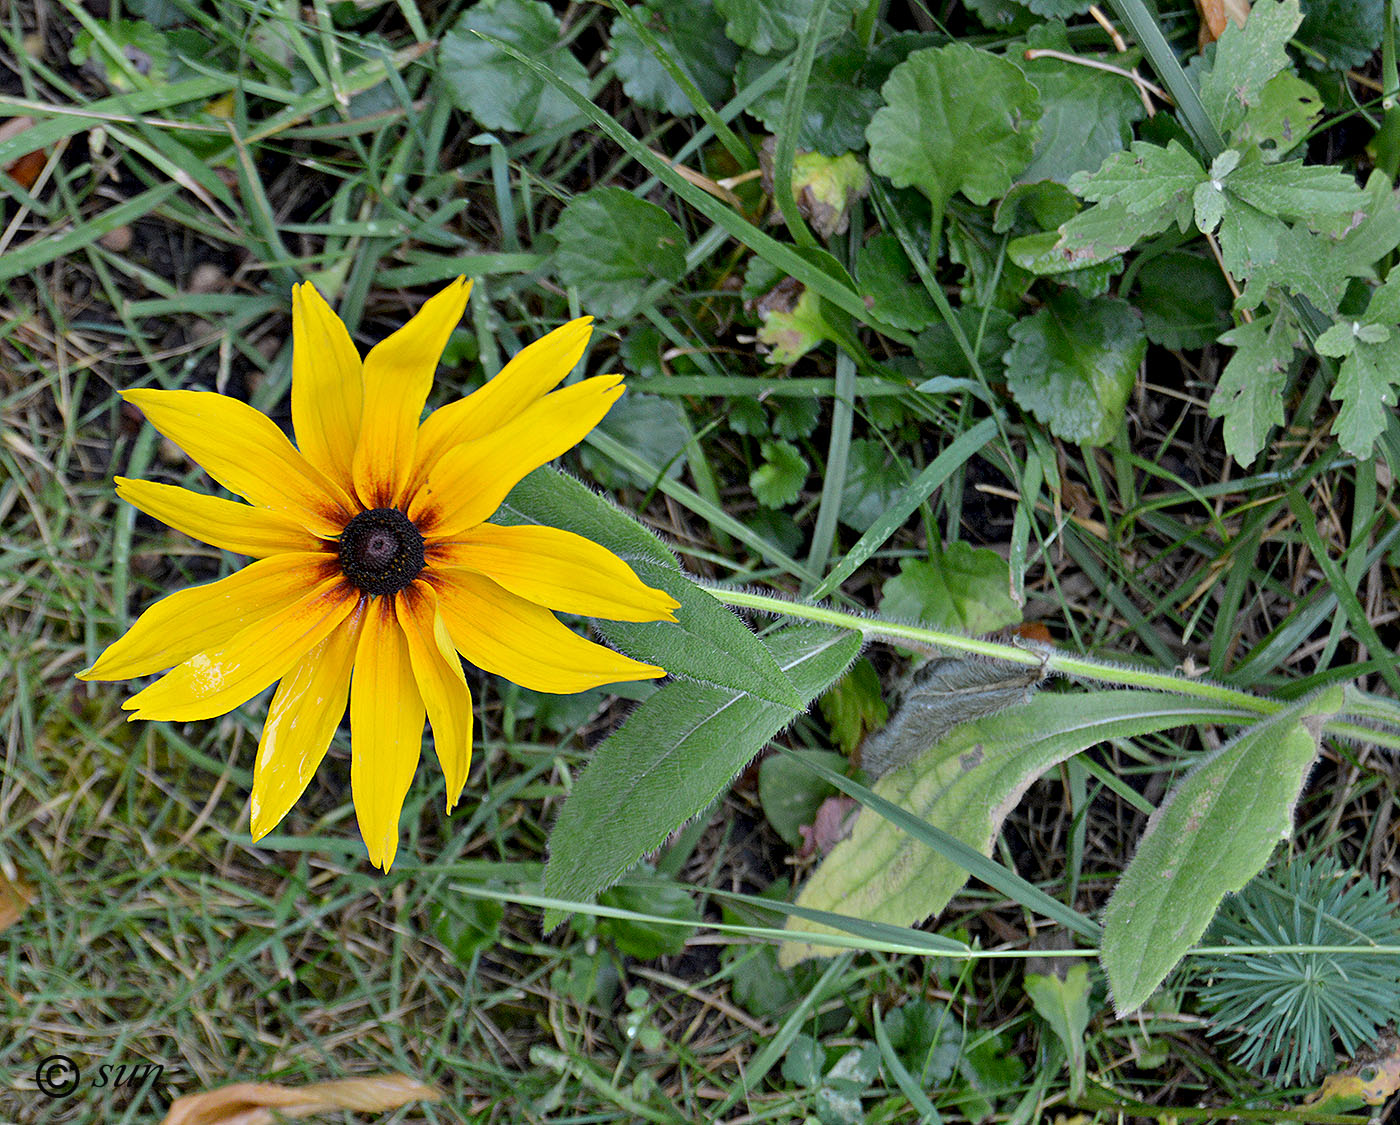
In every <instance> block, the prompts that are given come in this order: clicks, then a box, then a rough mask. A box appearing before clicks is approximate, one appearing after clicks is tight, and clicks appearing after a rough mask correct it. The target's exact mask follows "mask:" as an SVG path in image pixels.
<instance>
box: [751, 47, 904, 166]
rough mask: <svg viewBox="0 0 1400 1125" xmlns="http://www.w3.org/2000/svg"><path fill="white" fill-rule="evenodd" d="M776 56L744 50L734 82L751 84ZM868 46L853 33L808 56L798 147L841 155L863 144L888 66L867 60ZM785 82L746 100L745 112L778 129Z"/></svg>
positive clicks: (768, 68) (773, 129)
mask: <svg viewBox="0 0 1400 1125" xmlns="http://www.w3.org/2000/svg"><path fill="white" fill-rule="evenodd" d="M779 63H780V60H778V59H772V58H765V57H764V56H762V55H755V54H744V55H743V56H742V57H741V58H740V60H739V72H738V77H737V80H736V81H737V84H738V86H739V88H740V89H744V88H745V87H747V86H750V85H752V84H753V83H754V82H756V81H757V80H758V79H759V78H761V77H762V76H763V75H764V74H765V73H766V72H767V71H769V70H770V69H772V68H773V67H774V66H777V65H779ZM870 64H871V54H870V52H869V51H868V50H867V49H866V48H864V47H862V46H861V45H860V44H859V43H858V42H857V41H856V38H855V36H853V35H849V34H847V35H843V36H841V38H839V39H837V40H834V41H833V42H831V43H827V44H825V45H824V46H823V47H822V49H821V52H820V53H819V54H818V55H817V57H816V58H815V59H813V60H812V73H811V75H810V76H809V77H808V79H807V90H806V93H805V94H804V96H803V99H802V112H801V113H800V114H799V116H798V119H797V147H798V148H799V149H806V150H808V151H812V152H821V153H825V154H826V155H827V156H839V155H840V154H841V153H843V152H853V151H856V150H859V149H862V148H864V147H865V127H866V126H867V125H869V124H870V118H871V116H872V115H873V114H874V112H875V110H876V109H877V108H878V107H879V105H880V91H879V84H880V82H881V81H883V79H884V77H885V76H886V75H887V74H888V73H889V70H888V68H885V69H883V70H882V69H877V68H874V67H872V66H871V65H870ZM786 96H787V87H786V85H785V84H784V83H782V82H779V83H778V84H777V85H776V86H774V87H773V88H772V89H770V90H769V91H768V92H767V93H765V94H763V95H761V96H760V97H758V98H756V99H755V100H754V101H753V102H752V103H751V104H750V105H749V112H750V113H751V114H753V115H754V116H755V117H756V118H758V120H759V121H761V122H763V125H764V127H765V128H766V129H768V130H770V131H772V132H776V131H777V130H778V128H779V127H780V125H781V123H782V119H783V101H784V99H785V98H786Z"/></svg>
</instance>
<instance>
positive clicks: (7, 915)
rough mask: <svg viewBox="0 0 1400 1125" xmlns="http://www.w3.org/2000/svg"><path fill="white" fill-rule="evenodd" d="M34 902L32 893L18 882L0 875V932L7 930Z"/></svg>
mask: <svg viewBox="0 0 1400 1125" xmlns="http://www.w3.org/2000/svg"><path fill="white" fill-rule="evenodd" d="M33 901H34V892H33V891H31V890H30V889H29V888H28V887H26V886H25V885H24V884H23V883H20V882H13V883H12V882H11V881H10V880H9V879H7V878H5V876H3V875H0V930H8V929H9V928H10V927H11V926H13V925H14V924H15V923H16V922H18V921H19V918H20V915H21V914H23V913H24V912H25V911H26V910H28V909H29V904H30V903H31V902H33Z"/></svg>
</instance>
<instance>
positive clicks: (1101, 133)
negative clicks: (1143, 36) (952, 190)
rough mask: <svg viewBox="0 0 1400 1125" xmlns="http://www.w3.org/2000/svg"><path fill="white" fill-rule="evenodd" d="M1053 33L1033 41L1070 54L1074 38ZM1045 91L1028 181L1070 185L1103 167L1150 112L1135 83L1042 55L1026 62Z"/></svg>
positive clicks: (1025, 178)
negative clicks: (1077, 175)
mask: <svg viewBox="0 0 1400 1125" xmlns="http://www.w3.org/2000/svg"><path fill="white" fill-rule="evenodd" d="M1050 26H1053V27H1054V32H1053V34H1045V33H1041V34H1038V35H1032V36H1030V37H1029V43H1030V45H1031V46H1033V47H1053V48H1056V49H1058V50H1061V51H1068V50H1069V49H1070V48H1069V40H1068V37H1067V36H1066V35H1065V34H1064V29H1063V28H1062V27H1059V26H1058V25H1050ZM1021 67H1022V69H1023V70H1024V71H1025V74H1026V77H1027V78H1029V79H1030V80H1031V82H1032V83H1033V84H1034V86H1035V88H1036V89H1037V90H1038V91H1039V92H1040V104H1041V107H1042V108H1043V110H1044V112H1043V114H1042V116H1041V118H1040V140H1039V141H1037V142H1036V146H1035V155H1034V156H1033V157H1032V158H1031V162H1030V165H1029V166H1028V167H1027V168H1026V169H1025V171H1023V172H1022V173H1021V174H1020V179H1021V180H1023V181H1026V182H1030V181H1035V180H1057V181H1059V182H1060V183H1067V182H1068V181H1069V178H1070V176H1072V175H1073V174H1074V173H1075V172H1081V171H1090V170H1092V169H1094V168H1097V167H1099V165H1101V164H1102V163H1103V162H1104V160H1105V159H1106V158H1107V157H1109V156H1111V155H1112V154H1113V153H1115V152H1118V151H1120V150H1122V149H1123V148H1125V147H1126V146H1127V145H1128V143H1129V142H1130V141H1131V140H1132V139H1133V131H1132V127H1133V123H1134V122H1136V121H1140V120H1142V118H1143V116H1144V114H1145V113H1146V112H1147V111H1146V109H1145V108H1144V107H1143V104H1142V99H1141V98H1139V97H1138V96H1137V94H1136V92H1135V91H1134V90H1133V85H1132V83H1131V82H1127V81H1125V80H1124V79H1122V78H1121V77H1119V76H1118V75H1115V74H1108V73H1106V72H1104V71H1102V70H1094V69H1091V68H1089V67H1085V66H1076V65H1074V64H1073V63H1067V62H1065V61H1064V60H1063V59H1056V58H1049V57H1042V58H1037V59H1031V60H1028V61H1025V62H1022V63H1021Z"/></svg>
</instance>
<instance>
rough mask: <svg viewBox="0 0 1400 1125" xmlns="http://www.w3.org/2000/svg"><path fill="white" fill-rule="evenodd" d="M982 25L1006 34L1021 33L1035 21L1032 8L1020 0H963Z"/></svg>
mask: <svg viewBox="0 0 1400 1125" xmlns="http://www.w3.org/2000/svg"><path fill="white" fill-rule="evenodd" d="M963 5H964V6H965V7H966V8H967V10H968V11H970V12H971V13H972V14H973V15H974V16H976V17H977V18H978V19H979V20H981V21H982V26H983V27H987V28H990V29H991V30H992V31H998V32H1001V33H1002V34H1004V35H1019V34H1020V33H1021V32H1023V31H1025V30H1026V29H1027V28H1029V27H1030V26H1032V24H1034V23H1035V19H1034V16H1033V15H1032V13H1031V10H1030V9H1029V8H1027V7H1026V6H1025V5H1024V4H1022V3H1020V2H1019V0H963Z"/></svg>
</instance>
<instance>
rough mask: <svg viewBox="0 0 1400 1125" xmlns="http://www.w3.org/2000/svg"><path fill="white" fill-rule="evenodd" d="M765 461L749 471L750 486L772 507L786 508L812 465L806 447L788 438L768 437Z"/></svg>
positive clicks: (764, 454)
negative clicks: (794, 443)
mask: <svg viewBox="0 0 1400 1125" xmlns="http://www.w3.org/2000/svg"><path fill="white" fill-rule="evenodd" d="M762 452H763V464H762V465H760V466H759V467H758V468H757V469H755V470H754V471H753V472H752V473H751V474H750V475H749V488H751V489H752V490H753V494H754V497H755V498H756V499H757V500H758V502H759V503H760V504H762V505H764V506H765V507H768V508H785V507H787V505H789V504H791V503H792V502H793V501H794V500H796V499H797V497H798V496H799V495H800V494H801V492H802V486H803V485H804V484H805V483H806V482H807V474H808V473H809V472H810V471H811V466H810V465H808V464H807V458H806V457H804V456H802V450H800V449H798V448H797V446H795V445H793V444H792V443H791V442H787V441H765V442H764V443H763V446H762Z"/></svg>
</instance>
